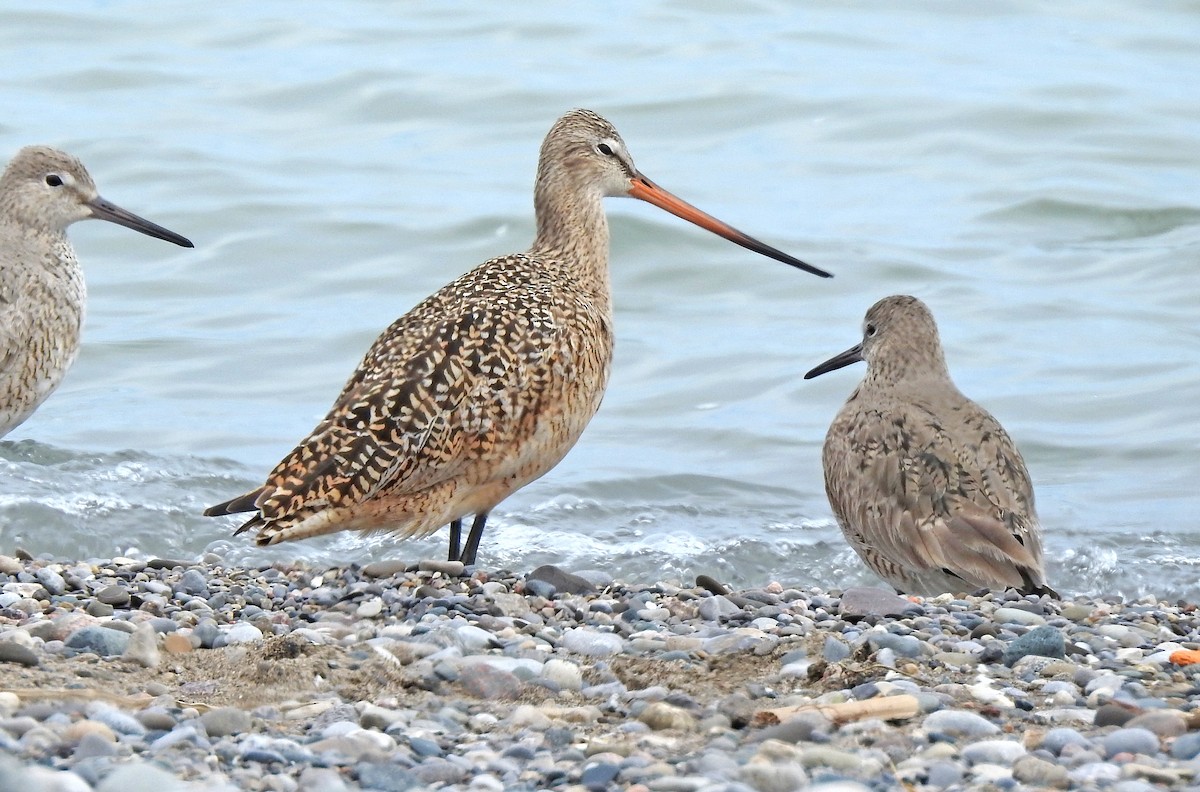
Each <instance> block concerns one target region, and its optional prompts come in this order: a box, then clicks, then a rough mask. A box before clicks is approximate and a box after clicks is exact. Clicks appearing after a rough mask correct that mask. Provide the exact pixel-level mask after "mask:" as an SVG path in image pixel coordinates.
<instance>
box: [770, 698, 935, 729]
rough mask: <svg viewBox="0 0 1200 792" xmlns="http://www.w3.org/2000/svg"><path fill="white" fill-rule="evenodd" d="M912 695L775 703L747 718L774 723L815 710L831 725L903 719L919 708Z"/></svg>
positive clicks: (909, 716) (772, 724)
mask: <svg viewBox="0 0 1200 792" xmlns="http://www.w3.org/2000/svg"><path fill="white" fill-rule="evenodd" d="M920 710H921V707H920V705H919V704H918V703H917V698H916V696H910V695H907V694H904V695H899V696H883V697H880V698H873V699H867V700H866V701H845V702H842V703H841V704H802V705H800V706H796V707H775V708H774V709H764V710H759V711H758V712H756V713H754V719H753V721H751V723H752V725H754V726H774V725H775V724H777V723H783V722H784V721H786V720H790V719H791V718H794V717H796V716H797V715H799V714H801V713H803V712H819V713H821V714H822V715H824V716H825V717H826V718H829V721H830V722H831V723H832V724H833V725H834V726H841V725H842V724H845V723H850V722H851V721H857V720H863V719H865V718H882V719H883V720H903V719H905V718H911V717H913V716H914V715H916V714H917V713H918V712H920Z"/></svg>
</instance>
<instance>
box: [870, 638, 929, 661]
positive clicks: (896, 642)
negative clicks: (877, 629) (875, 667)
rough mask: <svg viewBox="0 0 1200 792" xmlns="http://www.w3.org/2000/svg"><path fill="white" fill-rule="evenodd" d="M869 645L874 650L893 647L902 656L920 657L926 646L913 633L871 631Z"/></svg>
mask: <svg viewBox="0 0 1200 792" xmlns="http://www.w3.org/2000/svg"><path fill="white" fill-rule="evenodd" d="M867 645H868V646H870V647H871V648H872V649H873V650H875V651H878V650H880V649H891V650H892V651H893V652H895V653H896V654H898V655H900V656H901V657H920V656H921V650H922V648H923V647H924V646H925V644H924V643H922V642H921V640H920V639H919V638H914V637H913V636H911V635H896V634H895V633H889V632H883V633H869V634H868V635H867Z"/></svg>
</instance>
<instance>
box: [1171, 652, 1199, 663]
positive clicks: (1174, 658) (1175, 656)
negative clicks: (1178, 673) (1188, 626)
mask: <svg viewBox="0 0 1200 792" xmlns="http://www.w3.org/2000/svg"><path fill="white" fill-rule="evenodd" d="M1167 659H1168V660H1170V661H1171V662H1172V663H1174V664H1175V665H1195V664H1196V663H1200V651H1198V650H1195V649H1180V650H1178V651H1175V652H1171V656H1170V657H1169V658H1167Z"/></svg>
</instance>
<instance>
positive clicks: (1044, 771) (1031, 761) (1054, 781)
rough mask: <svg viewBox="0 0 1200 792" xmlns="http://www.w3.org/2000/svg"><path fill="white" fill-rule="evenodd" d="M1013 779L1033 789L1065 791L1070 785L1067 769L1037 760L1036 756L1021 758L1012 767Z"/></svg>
mask: <svg viewBox="0 0 1200 792" xmlns="http://www.w3.org/2000/svg"><path fill="white" fill-rule="evenodd" d="M1012 770H1013V778H1014V779H1015V780H1017V781H1019V782H1020V783H1022V784H1028V785H1030V786H1033V787H1049V788H1053V789H1066V788H1067V787H1069V786H1070V785H1071V780H1070V777H1069V776H1068V775H1067V768H1065V767H1062V766H1060V765H1056V764H1054V763H1053V762H1047V761H1046V760H1045V759H1039V758H1038V757H1036V756H1028V755H1026V756H1021V757H1019V758H1018V759H1017V760H1016V761H1015V762H1013V766H1012Z"/></svg>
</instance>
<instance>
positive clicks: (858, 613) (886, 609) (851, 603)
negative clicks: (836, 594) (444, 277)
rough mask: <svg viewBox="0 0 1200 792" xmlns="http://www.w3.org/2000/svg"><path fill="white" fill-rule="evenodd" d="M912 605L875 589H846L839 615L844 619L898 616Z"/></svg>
mask: <svg viewBox="0 0 1200 792" xmlns="http://www.w3.org/2000/svg"><path fill="white" fill-rule="evenodd" d="M913 607H914V604H913V603H912V602H911V601H910V600H908V599H906V598H904V597H901V596H899V595H898V594H893V593H892V592H890V591H884V590H883V589H877V588H864V587H857V588H848V589H846V590H845V591H843V592H842V603H841V606H840V611H839V612H840V614H841V616H842V618H845V619H852V620H853V619H856V618H862V617H864V616H899V615H901V614H903V613H904V612H905V611H908V610H910V609H912V608H913Z"/></svg>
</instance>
